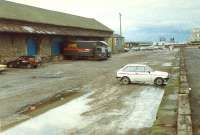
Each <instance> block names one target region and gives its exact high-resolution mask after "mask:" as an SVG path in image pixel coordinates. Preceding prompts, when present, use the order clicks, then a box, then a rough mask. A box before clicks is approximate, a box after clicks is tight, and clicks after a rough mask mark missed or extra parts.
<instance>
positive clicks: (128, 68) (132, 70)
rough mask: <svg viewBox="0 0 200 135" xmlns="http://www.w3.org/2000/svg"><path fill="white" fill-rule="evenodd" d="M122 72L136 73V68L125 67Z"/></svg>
mask: <svg viewBox="0 0 200 135" xmlns="http://www.w3.org/2000/svg"><path fill="white" fill-rule="evenodd" d="M123 71H124V72H135V71H136V67H135V66H128V67H125V68H124V69H123Z"/></svg>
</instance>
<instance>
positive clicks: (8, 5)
mask: <svg viewBox="0 0 200 135" xmlns="http://www.w3.org/2000/svg"><path fill="white" fill-rule="evenodd" d="M0 19H11V20H20V21H28V22H33V23H42V24H51V25H57V26H66V27H76V28H84V29H92V30H101V31H109V32H111V31H112V30H111V29H110V28H108V27H106V26H105V25H103V24H102V23H100V22H98V21H97V20H95V19H92V18H85V17H80V16H75V15H71V14H66V13H61V12H56V11H50V10H45V9H41V8H37V7H32V6H27V5H23V4H17V3H13V2H8V1H4V0H0Z"/></svg>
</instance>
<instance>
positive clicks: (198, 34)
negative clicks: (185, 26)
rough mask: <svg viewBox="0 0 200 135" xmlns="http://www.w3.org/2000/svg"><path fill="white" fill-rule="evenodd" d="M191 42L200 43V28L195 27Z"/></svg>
mask: <svg viewBox="0 0 200 135" xmlns="http://www.w3.org/2000/svg"><path fill="white" fill-rule="evenodd" d="M190 42H191V43H200V28H194V29H193V30H192V35H191V39H190Z"/></svg>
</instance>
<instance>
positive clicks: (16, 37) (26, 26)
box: [0, 0, 113, 61]
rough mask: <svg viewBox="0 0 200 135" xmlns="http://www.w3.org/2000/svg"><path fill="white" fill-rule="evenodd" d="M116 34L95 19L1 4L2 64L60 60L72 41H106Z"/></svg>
mask: <svg viewBox="0 0 200 135" xmlns="http://www.w3.org/2000/svg"><path fill="white" fill-rule="evenodd" d="M112 34H113V31H112V30H111V29H109V28H108V27H106V26H105V25H103V24H101V23H100V22H98V21H96V20H95V19H91V18H84V17H80V16H75V15H70V14H65V13H61V12H55V11H49V10H45V9H41V8H36V7H31V6H26V5H22V4H17V3H13V2H8V1H4V0H0V61H7V60H9V59H12V58H14V57H17V56H20V55H40V56H42V57H52V56H59V55H61V54H62V48H63V46H64V44H65V43H67V42H68V41H71V40H105V41H106V40H108V38H109V37H110V36H112Z"/></svg>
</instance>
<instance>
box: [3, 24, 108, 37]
mask: <svg viewBox="0 0 200 135" xmlns="http://www.w3.org/2000/svg"><path fill="white" fill-rule="evenodd" d="M0 32H11V33H29V34H45V35H68V36H91V37H109V36H110V34H111V33H110V32H107V31H93V30H87V29H82V30H80V29H78V28H77V29H76V28H69V27H57V26H49V27H46V26H44V25H38V24H37V25H36V24H24V23H15V22H13V23H9V22H8V21H1V22H0Z"/></svg>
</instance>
